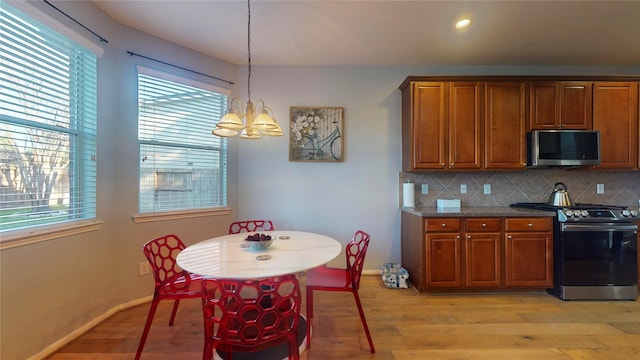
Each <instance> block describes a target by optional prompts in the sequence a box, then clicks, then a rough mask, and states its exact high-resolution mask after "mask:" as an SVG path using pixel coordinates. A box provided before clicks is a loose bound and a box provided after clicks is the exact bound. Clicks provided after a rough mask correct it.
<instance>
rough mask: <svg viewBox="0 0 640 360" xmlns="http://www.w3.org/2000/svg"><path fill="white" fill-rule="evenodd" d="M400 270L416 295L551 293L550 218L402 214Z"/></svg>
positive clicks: (551, 234)
mask: <svg viewBox="0 0 640 360" xmlns="http://www.w3.org/2000/svg"><path fill="white" fill-rule="evenodd" d="M402 223H403V225H402V265H403V266H404V267H405V268H406V269H407V270H408V271H409V276H410V277H409V281H410V282H411V283H412V284H413V286H414V287H415V288H416V289H417V290H419V291H429V290H436V291H446V290H461V289H463V290H474V289H478V290H483V289H505V288H536V289H543V288H550V287H552V286H553V255H552V254H553V231H552V218H546V217H540V218H510V217H509V218H505V217H490V218H489V217H488V218H476V217H472V218H462V217H436V218H421V217H419V216H415V215H411V214H406V213H403V214H402Z"/></svg>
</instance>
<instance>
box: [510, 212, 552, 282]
mask: <svg viewBox="0 0 640 360" xmlns="http://www.w3.org/2000/svg"><path fill="white" fill-rule="evenodd" d="M552 226H553V225H552V220H551V218H507V219H505V233H504V236H505V285H506V286H507V287H545V288H550V287H552V286H553V229H552Z"/></svg>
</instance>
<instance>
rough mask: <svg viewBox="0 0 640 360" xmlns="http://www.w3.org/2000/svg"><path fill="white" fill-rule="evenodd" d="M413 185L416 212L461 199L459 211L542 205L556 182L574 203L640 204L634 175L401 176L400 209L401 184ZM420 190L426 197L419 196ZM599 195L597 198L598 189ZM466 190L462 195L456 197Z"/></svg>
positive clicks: (564, 172)
mask: <svg viewBox="0 0 640 360" xmlns="http://www.w3.org/2000/svg"><path fill="white" fill-rule="evenodd" d="M407 180H410V181H411V182H413V183H415V204H416V206H419V205H422V206H433V207H435V206H436V200H437V199H460V202H461V205H462V206H507V205H509V204H512V203H515V202H545V201H547V200H548V198H549V194H550V193H551V190H552V189H553V186H554V184H555V183H557V182H563V183H564V184H565V185H567V190H568V192H569V194H571V196H572V198H573V200H574V201H575V202H579V203H591V204H607V205H625V206H628V207H630V208H637V207H638V201H639V200H640V172H638V171H622V172H621V171H578V170H565V169H562V168H557V169H556V168H554V169H529V170H526V171H517V172H515V171H513V172H511V171H509V172H497V171H496V172H485V171H479V172H445V171H443V172H437V171H430V172H420V173H418V172H412V173H404V172H401V173H400V176H399V194H400V196H399V199H400V206H402V184H403V183H405V182H406V181H407ZM422 184H428V193H427V194H422V192H421V190H422ZM484 184H490V185H491V194H487V195H485V194H484ZM598 184H603V185H604V193H602V194H598V193H597V185H598ZM461 185H466V190H467V193H466V194H462V193H461V191H460V188H461Z"/></svg>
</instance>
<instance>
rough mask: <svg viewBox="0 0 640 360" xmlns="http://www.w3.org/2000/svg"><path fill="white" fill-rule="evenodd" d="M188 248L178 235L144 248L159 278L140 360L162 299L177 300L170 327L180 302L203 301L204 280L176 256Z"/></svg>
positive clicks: (141, 346)
mask: <svg viewBox="0 0 640 360" xmlns="http://www.w3.org/2000/svg"><path fill="white" fill-rule="evenodd" d="M185 247H186V246H185V245H184V243H183V242H182V240H180V238H179V237H178V236H177V235H173V234H171V235H166V236H162V237H159V238H157V239H154V240H151V241H149V242H147V243H146V244H144V245H143V246H142V251H143V252H144V255H145V256H146V257H147V260H149V263H150V264H151V269H152V270H153V277H154V279H155V290H154V292H153V301H152V302H151V308H150V309H149V315H147V322H146V323H145V325H144V330H143V331H142V337H141V338H140V344H139V345H138V351H137V352H136V357H135V359H136V360H138V359H140V355H141V354H142V349H143V348H144V343H145V341H146V340H147V335H149V329H150V328H151V323H152V322H153V316H154V315H155V313H156V309H157V308H158V304H159V303H160V301H161V300H165V299H173V300H175V302H174V303H173V311H172V312H171V318H170V319H169V326H171V325H173V321H174V319H175V317H176V312H177V311H178V305H179V304H180V299H186V298H199V297H201V294H202V277H201V276H199V275H195V274H192V273H189V272H187V271H185V270H182V269H181V268H180V267H179V266H178V264H177V263H176V256H178V254H179V253H180V251H182V250H183V249H184V248H185Z"/></svg>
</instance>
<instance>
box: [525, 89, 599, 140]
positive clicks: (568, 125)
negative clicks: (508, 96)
mask: <svg viewBox="0 0 640 360" xmlns="http://www.w3.org/2000/svg"><path fill="white" fill-rule="evenodd" d="M529 86H530V87H529V124H528V129H529V130H554V129H557V130H560V129H563V130H566V129H575V130H590V129H591V128H592V83H591V82H582V81H536V82H531V83H530V85H529Z"/></svg>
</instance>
